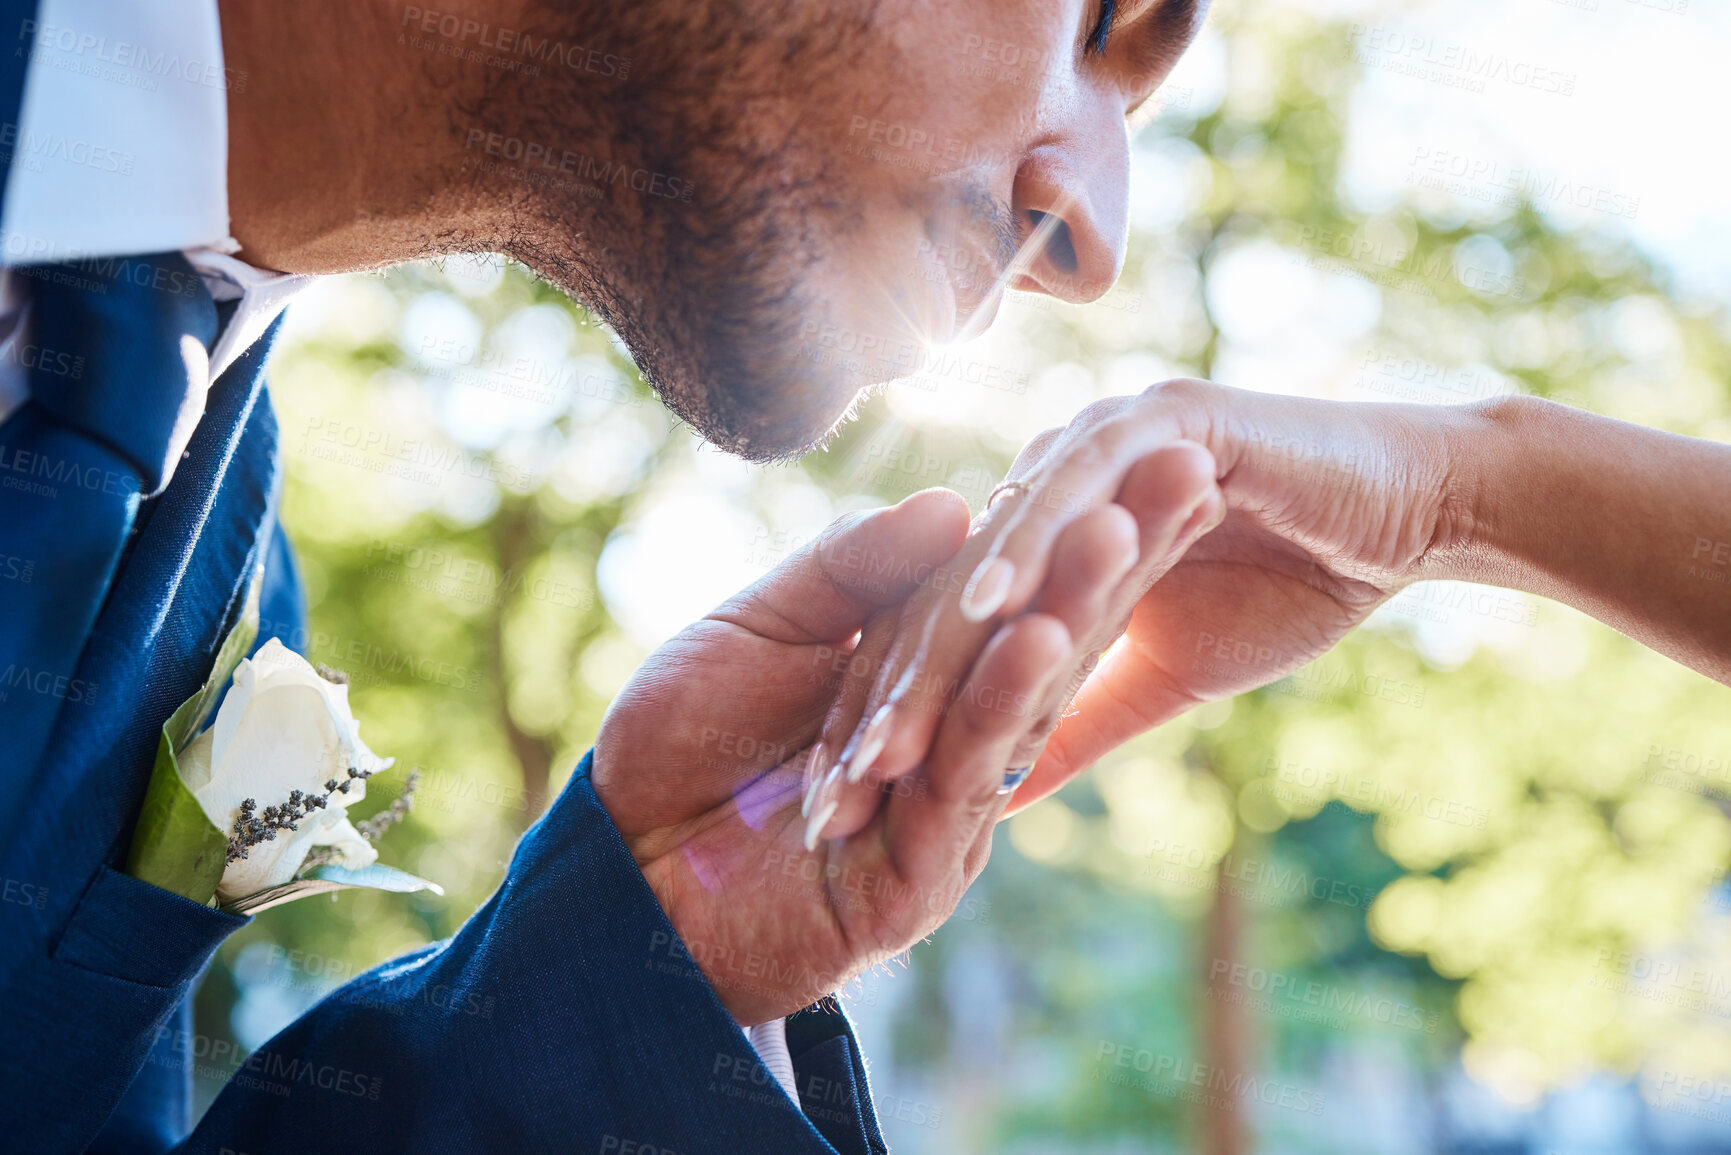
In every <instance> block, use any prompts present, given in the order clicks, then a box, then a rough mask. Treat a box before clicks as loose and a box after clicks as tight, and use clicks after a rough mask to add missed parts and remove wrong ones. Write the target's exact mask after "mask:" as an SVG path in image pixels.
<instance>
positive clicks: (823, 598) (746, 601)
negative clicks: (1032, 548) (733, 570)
mask: <svg viewBox="0 0 1731 1155" xmlns="http://www.w3.org/2000/svg"><path fill="white" fill-rule="evenodd" d="M967 533H968V504H967V502H966V501H964V500H963V499H962V497H961V495H959V494H956V493H953V492H951V491H950V490H947V489H925V490H921V491H920V492H919V493H916V494H913V495H911V496H909V497H907V498H905V499H904V500H903V501H901V502H900V503H899V504H897V505H893V506H890V507H889V508H887V509H878V510H873V511H871V512H870V513H865V514H850V515H848V516H846V517H842V518H839V519H837V520H836V521H835V522H834V523H832V524H831V525H830V526H829V528H828V529H826V530H824V532H823V533H821V534H819V535H818V537H817V540H815V541H813V542H811V543H810V544H809V545H807V546H805V547H804V548H803V549H801V550H799V551H798V552H797V553H794V554H792V555H790V556H789V557H788V558H787V559H786V560H785V561H783V562H782V563H781V564H780V565H778V566H776V567H775V569H773V570H771V571H770V572H769V573H767V574H765V575H764V576H763V577H762V578H761V579H759V580H758V581H757V582H754V583H753V584H752V585H751V586H750V587H748V588H747V589H745V590H744V591H742V592H741V593H739V594H737V595H735V596H734V597H731V598H729V599H728V600H727V601H725V602H723V603H722V604H721V605H720V606H719V607H717V608H716V610H715V612H714V613H712V614H710V615H709V616H710V617H711V618H714V619H717V620H720V621H727V622H732V623H734V624H736V625H738V626H741V627H743V628H745V629H748V630H750V631H752V632H753V633H756V634H759V635H762V636H763V637H767V638H772V639H774V640H776V641H781V642H789V643H792V644H796V645H803V644H807V643H812V642H828V641H835V640H837V639H840V638H845V637H847V636H849V635H850V634H852V633H853V632H854V631H855V630H857V629H859V628H860V626H861V625H863V624H864V622H865V620H866V618H867V617H869V616H870V615H871V613H872V611H874V610H877V609H880V608H882V607H884V606H888V605H895V604H897V603H899V602H901V601H903V600H905V599H906V598H907V597H908V596H909V595H910V594H912V593H913V592H914V590H916V589H918V588H919V587H921V586H925V585H931V584H934V583H949V582H953V583H954V584H955V587H956V589H957V590H958V591H959V590H960V589H961V588H962V584H963V583H965V582H966V580H967V575H966V574H953V573H951V572H950V571H949V570H948V569H946V568H945V563H946V562H948V561H949V559H950V558H951V557H952V556H954V554H955V552H956V551H957V550H958V549H960V548H961V546H962V542H963V541H964V540H965V539H966V537H967Z"/></svg>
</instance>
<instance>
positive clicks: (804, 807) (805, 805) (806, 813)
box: [799, 742, 823, 818]
mask: <svg viewBox="0 0 1731 1155" xmlns="http://www.w3.org/2000/svg"><path fill="white" fill-rule="evenodd" d="M822 760H823V743H822V742H818V743H817V744H815V745H814V746H812V748H811V753H810V754H808V755H807V756H806V759H805V796H804V797H803V798H801V799H800V802H799V816H800V817H801V818H809V817H810V816H811V801H812V799H813V798H815V797H817V787H818V772H817V771H818V765H819V764H820V763H821V762H822Z"/></svg>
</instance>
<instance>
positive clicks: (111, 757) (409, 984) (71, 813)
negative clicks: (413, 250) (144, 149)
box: [0, 0, 885, 1155]
mask: <svg viewBox="0 0 1731 1155" xmlns="http://www.w3.org/2000/svg"><path fill="white" fill-rule="evenodd" d="M32 12H33V5H32V4H18V3H16V2H15V0H5V2H4V3H0V19H5V18H11V19H13V20H14V21H22V20H24V19H27V18H28V17H29V16H30V15H32ZM12 26H13V27H17V26H18V24H17V23H14V24H13V25H12ZM26 66H27V57H26V56H24V55H19V56H16V57H14V58H10V59H5V60H3V62H0V122H4V123H11V124H16V123H17V111H18V97H19V92H20V90H21V87H22V77H23V71H24V68H25V67H26ZM117 211H124V207H123V206H119V207H117ZM20 272H21V274H22V275H24V276H26V277H27V278H28V280H27V284H28V285H29V286H30V292H31V296H32V301H33V305H32V308H33V310H34V313H33V324H34V326H35V330H36V332H37V334H38V335H39V336H40V337H41V340H40V341H39V342H38V344H39V345H43V346H44V347H46V345H47V342H48V340H49V338H50V337H51V338H52V341H53V346H52V347H53V350H54V352H55V356H54V357H53V358H51V359H50V358H42V357H39V356H35V357H34V360H33V364H32V367H31V378H30V387H31V399H30V400H29V401H28V402H27V403H26V404H25V405H24V406H23V407H22V408H21V409H20V410H18V411H17V412H15V413H14V414H12V415H11V416H10V417H9V418H7V420H6V421H4V422H0V797H4V798H5V799H6V800H7V801H6V803H5V804H4V809H3V810H0V897H3V898H4V901H0V1088H3V1090H0V1137H3V1138H0V1146H3V1147H5V1148H6V1149H8V1150H20V1151H25V1150H28V1151H32V1152H58V1151H68V1152H73V1151H81V1150H86V1149H90V1150H98V1151H126V1152H156V1151H166V1150H170V1149H175V1150H184V1151H188V1152H212V1153H215V1152H223V1151H232V1152H248V1153H250V1155H265V1153H272V1152H282V1153H287V1152H295V1153H300V1152H321V1151H352V1150H365V1151H381V1152H383V1151H405V1152H411V1151H412V1152H437V1151H454V1152H457V1151H460V1152H470V1151H493V1150H508V1151H513V1152H516V1151H524V1152H535V1151H561V1152H567V1151H589V1152H601V1153H606V1152H620V1153H621V1155H625V1153H627V1152H634V1151H641V1152H644V1153H648V1152H678V1153H681V1155H691V1153H694V1152H710V1151H717V1152H784V1151H785V1152H804V1151H830V1150H837V1151H841V1152H847V1153H850V1155H853V1153H857V1155H867V1153H868V1152H878V1151H883V1150H884V1149H885V1148H884V1144H883V1141H882V1138H881V1136H880V1134H879V1132H878V1128H877V1124H876V1121H875V1119H874V1117H873V1115H872V1111H871V1108H870V1105H869V1095H868V1091H867V1087H866V1079H865V1069H864V1066H863V1063H862V1061H861V1059H860V1056H859V1053H858V1050H857V1048H856V1046H855V1044H854V1041H853V1037H852V1035H851V1033H850V1031H849V1029H848V1025H847V1022H846V1019H845V1018H844V1017H843V1016H842V1015H841V1014H840V1012H839V1011H837V1010H834V1009H825V1008H813V1009H810V1010H808V1011H806V1012H803V1013H801V1014H800V1015H797V1016H795V1017H794V1018H793V1019H791V1020H789V1024H788V1041H789V1047H790V1050H791V1052H792V1054H793V1058H794V1065H795V1070H796V1073H797V1076H798V1079H799V1086H800V1093H801V1097H802V1104H803V1106H804V1107H805V1111H804V1112H801V1111H796V1110H794V1109H793V1107H792V1105H791V1103H789V1101H788V1100H787V1098H786V1096H785V1095H784V1094H783V1093H782V1091H781V1090H780V1088H779V1085H778V1084H777V1083H776V1082H775V1081H774V1079H773V1078H772V1077H771V1076H770V1075H769V1074H768V1072H767V1071H766V1070H765V1069H764V1068H763V1066H762V1064H761V1063H760V1062H759V1060H758V1058H757V1055H756V1053H755V1052H754V1051H753V1050H752V1048H751V1046H750V1045H749V1043H748V1042H747V1041H746V1040H745V1038H744V1036H743V1034H742V1033H741V1032H740V1030H739V1028H738V1027H737V1026H736V1025H735V1024H734V1023H733V1021H732V1019H731V1018H730V1017H729V1016H728V1014H727V1013H726V1012H725V1010H724V1009H723V1008H722V1006H721V1004H720V1002H719V1001H718V1000H717V999H716V997H715V995H714V993H713V991H712V990H711V989H710V987H709V985H708V983H707V982H706V981H705V980H704V979H703V977H702V975H701V973H700V972H699V971H698V969H697V967H696V966H695V965H694V964H693V962H692V960H691V959H690V958H689V956H687V955H686V953H685V951H684V948H683V946H682V945H681V943H680V940H679V936H678V934H677V933H676V932H675V931H674V929H673V927H672V926H671V924H669V922H668V921H667V919H666V917H665V916H664V914H663V913H662V910H661V908H660V906H659V905H658V903H657V902H656V900H655V898H654V896H653V894H652V893H651V892H650V890H649V888H648V885H647V884H646V883H645V881H644V879H643V876H642V874H641V872H640V871H639V870H638V869H637V867H636V864H635V863H634V862H633V860H632V858H631V855H630V854H629V852H628V851H627V850H626V848H625V846H624V844H623V842H622V841H621V839H620V837H619V834H618V831H617V830H616V829H615V828H614V826H613V824H612V821H611V820H610V819H609V817H608V815H607V813H606V811H605V810H604V809H603V808H602V807H601V805H600V803H599V802H598V800H597V799H596V796H595V792H594V789H593V787H592V785H591V783H590V779H589V762H588V759H587V758H586V759H585V760H584V762H583V764H582V765H581V766H580V767H579V768H578V771H577V773H576V774H575V775H573V777H572V780H571V782H570V784H569V785H568V786H567V788H566V789H565V791H564V792H563V794H562V796H561V797H560V798H559V799H558V800H557V801H556V802H555V803H554V804H553V806H552V807H551V809H550V810H549V811H548V813H547V814H546V815H545V816H544V817H543V818H542V819H541V821H540V822H538V823H537V824H536V825H535V826H534V828H533V829H531V830H530V831H529V833H528V834H527V835H525V836H524V838H523V840H522V842H521V844H520V845H519V846H518V848H517V851H516V854H515V856H514V858H513V860H512V862H511V866H510V870H509V871H508V873H507V875H506V877H505V880H504V882H503V884H502V885H501V886H500V888H499V890H498V892H497V893H495V894H494V895H493V896H492V898H491V899H489V900H488V901H487V903H486V904H485V905H484V906H483V907H482V908H481V909H480V910H479V911H478V912H476V914H475V915H474V917H473V918H471V919H470V920H469V922H468V923H467V924H466V925H465V926H464V927H463V929H462V930H461V931H460V932H459V933H458V934H457V935H456V936H455V937H454V938H452V939H450V940H449V941H447V942H443V943H439V944H436V945H434V946H431V947H428V948H426V949H424V950H421V951H418V952H416V953H414V954H412V955H409V956H407V957H405V958H401V959H398V960H395V961H394V962H391V963H388V964H386V965H385V966H382V967H380V968H378V969H376V970H374V971H372V972H371V973H369V974H366V975H364V976H362V977H360V978H358V979H356V980H355V981H353V982H351V983H349V984H348V985H347V986H345V987H343V988H341V989H339V990H337V991H336V992H334V993H332V994H331V995H329V996H328V997H326V998H325V999H324V1000H323V1001H322V1002H320V1003H319V1004H317V1005H316V1006H314V1007H313V1008H312V1009H311V1010H310V1011H308V1012H307V1013H306V1014H305V1015H303V1016H302V1017H301V1018H300V1019H299V1020H298V1021H296V1022H295V1023H293V1024H292V1025H291V1026H290V1027H289V1028H288V1029H287V1030H285V1031H283V1032H282V1033H281V1034H280V1035H278V1036H277V1037H276V1038H274V1039H272V1040H271V1041H270V1042H269V1043H268V1044H266V1046H265V1047H263V1048H262V1049H261V1050H259V1051H258V1052H256V1053H254V1054H253V1055H251V1056H249V1057H247V1058H246V1060H245V1062H244V1063H243V1064H242V1065H241V1067H240V1068H239V1070H238V1071H237V1072H236V1073H235V1075H234V1076H233V1078H232V1079H230V1081H229V1082H228V1084H227V1085H226V1086H225V1087H224V1089H223V1091H222V1093H221V1094H220V1095H219V1097H218V1098H217V1100H216V1102H215V1103H214V1104H213V1105H212V1107H211V1108H210V1110H209V1111H208V1112H207V1113H206V1115H205V1116H204V1118H203V1119H202V1120H201V1121H200V1122H199V1124H198V1126H197V1127H196V1128H193V1127H192V1120H191V1118H190V1111H191V1081H192V1067H193V1061H194V1060H195V1059H196V1058H197V1056H198V1054H199V1050H198V1048H197V1047H196V1045H194V1043H193V1042H192V1040H191V1039H190V1035H189V1031H190V1004H189V994H190V992H191V990H192V988H193V987H194V985H195V984H196V982H197V980H198V976H199V975H200V974H201V972H202V971H203V969H204V967H205V965H206V964H207V963H208V961H209V960H210V957H211V954H212V952H213V951H214V950H215V949H216V947H217V946H218V945H219V944H220V943H221V942H222V940H223V939H224V938H225V937H226V936H227V935H228V934H230V933H231V932H232V931H234V930H235V929H236V928H238V927H240V926H243V925H245V923H246V921H247V920H246V919H243V918H238V917H235V916H232V915H228V914H223V913H221V912H219V911H217V910H214V909H211V908H209V907H205V906H201V905H199V904H197V903H193V902H190V901H188V900H186V899H184V898H181V897H179V896H177V895H173V894H170V893H168V892H166V891H163V890H159V889H157V888H155V887H153V886H151V885H149V884H147V883H143V882H140V881H138V880H137V879H134V878H131V877H129V876H128V875H126V874H125V873H123V872H122V871H121V870H120V869H119V867H120V864H121V863H122V861H123V859H124V856H125V853H126V848H127V845H128V843H129V840H130V835H131V830H132V826H133V823H134V821H135V820H136V818H137V814H138V810H139V807H140V804H141V803H142V800H143V793H144V789H145V785H146V782H147V781H148V778H149V774H150V769H151V764H152V760H153V757H154V753H155V749H156V742H157V735H158V733H159V731H160V729H161V726H162V724H163V722H164V721H165V720H166V718H167V716H168V715H169V713H171V712H172V711H173V709H174V708H175V707H176V706H177V705H178V704H179V703H180V702H181V701H182V700H184V699H185V698H186V697H188V696H189V695H190V694H192V693H193V691H194V690H196V688H197V687H198V686H199V685H200V684H201V683H202V681H203V680H204V679H205V678H206V677H207V676H208V674H209V671H210V668H211V665H212V663H213V659H214V656H215V650H216V647H217V646H218V644H219V643H220V641H221V639H222V638H223V637H224V636H225V634H226V633H227V631H228V630H229V628H230V627H231V626H232V625H233V624H234V621H235V620H236V618H237V616H238V614H239V611H240V604H241V600H242V594H243V591H244V589H245V586H246V581H247V578H248V575H249V574H250V573H252V571H253V570H254V568H255V567H256V566H258V565H260V564H263V565H264V567H265V572H266V578H265V585H264V593H263V599H264V605H263V607H262V612H261V617H263V618H264V619H265V620H267V621H272V622H278V623H281V622H295V621H298V620H300V618H301V617H302V613H303V611H302V607H301V601H300V595H299V590H298V583H297V581H296V578H295V574H294V568H293V564H292V559H291V557H290V555H289V552H288V549H287V543H286V541H285V539H284V537H283V534H282V532H281V529H280V527H279V526H278V525H277V524H276V520H275V507H276V496H277V491H278V488H279V485H280V453H279V446H278V433H277V425H276V420H275V417H274V415H273V414H272V411H271V407H270V402H269V398H268V396H267V394H266V392H265V389H264V386H263V372H262V370H263V366H264V360H265V356H266V352H267V349H268V346H269V343H270V340H271V335H267V336H266V338H265V339H264V340H262V341H261V342H260V343H259V344H258V345H257V346H255V347H254V348H253V349H251V350H250V351H248V353H247V354H246V355H245V356H243V357H242V358H241V359H240V360H239V361H238V362H237V363H235V364H234V365H233V366H232V367H231V368H230V369H229V370H228V371H227V372H226V373H224V374H223V376H222V377H221V379H220V380H218V381H217V382H216V383H215V384H214V386H212V388H211V390H210V393H209V396H208V398H206V399H205V403H204V414H203V417H202V418H201V419H200V421H199V423H198V426H197V429H196V431H195V432H194V433H193V435H192V439H191V441H190V442H189V443H187V444H186V445H185V448H184V451H183V452H180V453H178V454H176V452H175V451H174V448H173V442H172V439H171V438H169V432H168V431H169V430H170V428H171V427H172V426H173V424H174V417H175V415H176V414H177V413H178V412H179V411H180V408H181V406H182V405H183V404H184V402H185V400H186V398H187V397H188V396H189V395H190V393H189V391H190V392H196V390H197V388H198V386H199V384H200V382H198V381H195V380H190V379H189V378H190V377H191V376H193V375H195V374H196V371H197V369H196V366H195V367H194V370H193V372H192V373H189V371H188V367H187V358H186V357H185V355H184V352H183V346H182V340H183V338H184V337H186V336H191V337H193V338H194V339H195V340H197V341H199V342H200V343H202V344H203V345H204V347H205V348H207V349H208V348H209V347H210V346H211V345H212V344H213V343H214V341H215V338H216V336H217V334H218V333H219V332H220V330H221V326H222V325H223V324H224V323H225V321H226V317H225V316H224V313H223V310H222V309H220V308H219V307H218V306H216V305H215V304H214V303H213V302H212V300H211V298H210V297H209V295H208V293H207V292H206V291H205V289H204V286H203V284H202V282H201V281H200V280H199V278H198V277H197V275H196V273H194V272H193V271H192V269H191V268H190V266H189V265H188V264H187V263H186V261H185V259H184V258H182V257H180V256H179V255H178V254H159V255H156V256H143V257H138V258H128V259H125V260H104V261H86V262H79V263H77V264H75V265H73V266H70V267H68V266H59V267H39V268H33V269H26V270H21V271H20ZM273 334H274V330H273ZM61 354H65V359H63V358H62V357H61V356H60V355H61ZM33 356H34V355H33ZM41 362H47V364H46V365H45V364H43V363H41ZM74 366H76V369H77V372H76V373H74V372H73V371H72V369H73V367H74ZM165 444H167V445H169V447H170V448H169V449H168V450H167V451H166V453H165V450H164V445H165ZM294 632H295V633H296V634H298V635H300V636H304V633H302V632H301V631H294ZM261 917H265V918H269V917H270V915H269V914H268V913H266V914H265V915H263V916H261Z"/></svg>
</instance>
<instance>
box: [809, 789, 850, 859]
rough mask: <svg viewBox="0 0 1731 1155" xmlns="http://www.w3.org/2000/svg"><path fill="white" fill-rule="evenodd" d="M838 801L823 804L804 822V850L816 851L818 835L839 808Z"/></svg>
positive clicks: (839, 803)
mask: <svg viewBox="0 0 1731 1155" xmlns="http://www.w3.org/2000/svg"><path fill="white" fill-rule="evenodd" d="M840 805H841V802H840V800H839V799H838V800H835V801H831V802H825V803H824V804H823V805H822V806H821V807H819V808H818V810H817V812H816V813H815V814H813V815H812V816H811V817H810V818H807V819H806V820H805V848H806V849H807V850H816V849H817V839H818V835H820V834H822V833H823V828H824V824H825V823H827V822H828V821H829V820H830V819H831V818H834V817H835V810H836V807H837V806H840Z"/></svg>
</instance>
